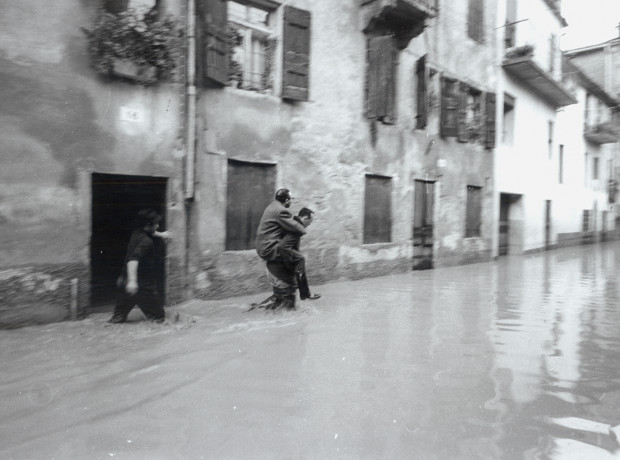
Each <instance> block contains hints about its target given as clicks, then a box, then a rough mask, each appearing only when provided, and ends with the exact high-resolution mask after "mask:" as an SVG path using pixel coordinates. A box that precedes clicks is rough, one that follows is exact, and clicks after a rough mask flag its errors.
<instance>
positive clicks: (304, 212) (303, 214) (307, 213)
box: [297, 208, 314, 227]
mask: <svg viewBox="0 0 620 460" xmlns="http://www.w3.org/2000/svg"><path fill="white" fill-rule="evenodd" d="M313 216H314V211H313V210H312V209H308V208H301V209H300V210H299V212H298V213H297V217H299V219H300V220H301V221H302V222H303V224H304V225H305V226H306V227H307V226H308V225H310V224H311V223H312V220H313V218H314V217H313Z"/></svg>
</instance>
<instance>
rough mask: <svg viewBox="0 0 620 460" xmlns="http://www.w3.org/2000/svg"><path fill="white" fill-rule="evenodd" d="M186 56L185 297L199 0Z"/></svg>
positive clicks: (191, 2) (191, 7)
mask: <svg viewBox="0 0 620 460" xmlns="http://www.w3.org/2000/svg"><path fill="white" fill-rule="evenodd" d="M186 33H187V57H186V63H185V64H186V66H185V68H186V70H185V72H186V73H185V85H186V86H185V107H186V109H185V171H184V172H185V190H184V198H185V251H184V254H183V259H184V266H185V267H184V269H185V270H184V271H185V280H186V282H185V296H186V297H187V298H190V297H191V296H192V293H193V288H192V285H193V283H192V282H190V281H189V279H190V272H191V257H190V253H191V240H192V203H193V201H194V195H195V180H196V0H187V30H186Z"/></svg>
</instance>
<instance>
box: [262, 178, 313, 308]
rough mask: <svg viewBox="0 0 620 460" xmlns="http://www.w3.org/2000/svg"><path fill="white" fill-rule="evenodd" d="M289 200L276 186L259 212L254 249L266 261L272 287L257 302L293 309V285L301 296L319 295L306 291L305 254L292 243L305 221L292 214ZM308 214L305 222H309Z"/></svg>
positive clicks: (306, 297)
mask: <svg viewBox="0 0 620 460" xmlns="http://www.w3.org/2000/svg"><path fill="white" fill-rule="evenodd" d="M292 200H293V196H292V194H291V192H290V191H289V190H288V189H286V188H282V189H279V190H278V191H277V192H276V195H275V200H274V201H273V202H272V203H271V204H269V205H268V206H267V208H266V209H265V211H264V212H263V216H262V218H261V220H260V223H259V226H258V231H257V235H256V252H257V253H258V255H259V257H260V258H261V259H263V260H264V261H265V262H266V264H267V275H268V276H269V279H270V281H271V284H272V288H273V295H272V296H271V297H269V298H268V299H266V300H265V301H263V302H261V303H260V304H258V306H262V305H264V306H265V308H278V307H280V306H282V307H284V308H286V309H289V310H292V309H294V308H295V291H296V288H297V287H299V293H300V298H301V299H302V300H306V299H310V300H314V299H318V298H319V297H320V296H313V295H312V294H311V293H310V289H309V287H308V281H307V277H306V273H305V258H304V256H303V255H302V254H301V253H300V252H299V250H298V249H295V246H297V248H298V247H299V239H300V238H301V237H302V236H303V235H304V234H305V233H306V225H304V222H303V220H302V219H301V218H299V216H296V218H294V217H293V215H292V214H291V212H290V211H289V208H290V206H291V202H292ZM311 214H312V213H311ZM311 214H310V221H309V222H312V218H311V217H312V216H311ZM307 217H308V216H306V217H304V219H306V218H307ZM308 225H309V223H308ZM287 235H288V238H287Z"/></svg>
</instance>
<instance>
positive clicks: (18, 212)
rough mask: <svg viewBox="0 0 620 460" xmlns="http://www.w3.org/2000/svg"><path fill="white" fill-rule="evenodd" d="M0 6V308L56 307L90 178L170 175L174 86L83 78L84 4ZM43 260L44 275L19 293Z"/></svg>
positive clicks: (83, 244)
mask: <svg viewBox="0 0 620 460" xmlns="http://www.w3.org/2000/svg"><path fill="white" fill-rule="evenodd" d="M1 9H2V15H1V16H0V100H1V101H2V104H1V105H0V152H1V153H2V160H1V161H2V167H1V168H0V182H1V183H2V184H3V186H2V188H1V189H0V277H2V279H3V280H4V281H3V282H2V283H0V297H1V299H2V300H1V302H0V303H1V304H2V308H3V309H5V310H6V309H11V308H25V306H27V305H30V304H32V305H33V306H35V305H37V304H38V305H41V304H48V303H49V304H54V305H55V308H59V311H61V310H63V309H65V310H66V308H68V304H67V302H66V299H64V298H63V297H62V296H57V295H56V292H57V290H58V289H61V288H60V287H58V288H56V286H64V284H65V283H66V281H67V279H69V277H70V276H74V272H75V270H76V268H75V267H76V266H77V267H79V269H78V270H77V271H78V272H79V273H80V274H79V279H80V285H83V286H87V285H88V264H89V260H88V245H89V238H90V185H91V184H90V173H92V172H107V173H119V174H139V175H158V176H167V177H171V176H174V175H175V174H176V171H177V170H178V169H179V167H180V166H179V163H180V160H179V159H177V158H175V156H174V152H175V146H176V145H178V144H176V143H175V142H176V138H177V136H178V134H179V129H180V127H181V121H182V118H181V117H180V114H181V113H182V110H181V109H182V106H181V102H182V98H180V95H181V94H180V90H179V87H177V85H169V84H168V85H162V86H160V87H158V89H157V90H153V89H150V88H144V87H138V86H136V85H133V84H130V83H125V82H116V83H115V82H107V81H103V80H101V79H100V78H98V77H96V76H95V74H94V72H93V70H92V69H91V68H90V67H89V63H88V59H87V55H86V41H85V34H84V33H83V32H82V31H81V30H80V29H81V28H82V27H83V28H88V27H90V24H91V20H92V18H93V15H94V14H95V6H94V4H91V2H85V1H81V0H58V1H56V2H54V4H53V5H43V4H41V2H38V1H36V0H24V1H20V2H7V1H4V2H2V5H1ZM177 150H178V148H177ZM177 183H178V180H176V179H173V180H171V187H175V186H178V184H177ZM171 196H174V192H171ZM181 222H182V219H181ZM179 233H181V234H182V233H183V232H182V231H180V232H179ZM179 257H180V256H179ZM15 267H20V268H18V269H16V268H15ZM49 267H53V269H52V270H53V271H54V276H53V277H52V278H51V281H49V282H43V283H42V284H41V285H40V286H39V285H37V286H38V287H37V288H36V289H34V290H32V289H30V288H29V287H28V286H31V284H30V281H29V280H31V279H39V278H40V279H47V278H46V276H47V273H48V272H49ZM62 267H66V269H63V268H62ZM20 273H23V279H21V278H20V276H22V275H20ZM7 280H11V282H10V283H9V282H8V281H7ZM9 284H10V286H9ZM18 286H22V287H23V289H22V291H20V292H22V293H21V294H20V293H18V292H17V291H16V289H17V287H18ZM63 289H64V288H63ZM82 307H83V308H85V305H82ZM34 310H36V307H34ZM0 316H2V314H0ZM57 317H58V319H62V315H60V314H59V315H57Z"/></svg>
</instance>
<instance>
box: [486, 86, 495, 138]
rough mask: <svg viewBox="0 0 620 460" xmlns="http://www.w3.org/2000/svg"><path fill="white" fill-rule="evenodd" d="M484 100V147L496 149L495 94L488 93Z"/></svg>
mask: <svg viewBox="0 0 620 460" xmlns="http://www.w3.org/2000/svg"><path fill="white" fill-rule="evenodd" d="M484 99H485V100H484V114H485V130H484V135H485V139H484V145H485V147H486V148H487V149H493V148H495V93H486V95H485V98H484Z"/></svg>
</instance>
